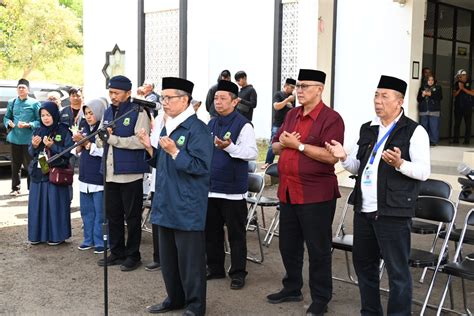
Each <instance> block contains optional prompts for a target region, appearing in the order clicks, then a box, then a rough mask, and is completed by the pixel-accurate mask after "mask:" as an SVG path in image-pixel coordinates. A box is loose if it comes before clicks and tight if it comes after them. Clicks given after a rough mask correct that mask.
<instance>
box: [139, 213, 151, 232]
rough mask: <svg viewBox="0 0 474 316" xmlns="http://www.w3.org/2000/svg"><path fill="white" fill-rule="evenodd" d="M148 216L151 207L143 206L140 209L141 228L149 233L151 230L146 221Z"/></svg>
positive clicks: (148, 219) (148, 218)
mask: <svg viewBox="0 0 474 316" xmlns="http://www.w3.org/2000/svg"><path fill="white" fill-rule="evenodd" d="M150 216H151V208H149V207H144V208H143V211H142V224H141V228H142V230H143V231H145V232H148V233H151V232H152V230H151V228H150V227H148V223H149V222H150Z"/></svg>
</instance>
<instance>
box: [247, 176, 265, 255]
mask: <svg viewBox="0 0 474 316" xmlns="http://www.w3.org/2000/svg"><path fill="white" fill-rule="evenodd" d="M248 176H249V178H248V192H249V193H251V194H254V197H253V198H254V199H255V202H254V203H253V204H250V208H249V212H248V215H247V225H246V229H247V231H248V230H249V227H250V226H251V225H255V230H256V231H257V238H258V246H259V248H260V258H257V257H252V256H247V260H250V261H252V262H255V263H262V262H263V259H264V257H263V247H262V240H261V236H260V225H259V223H258V216H257V206H258V203H259V202H260V200H261V198H262V192H263V187H264V185H265V181H264V179H263V177H262V176H261V175H258V174H256V173H249V175H248Z"/></svg>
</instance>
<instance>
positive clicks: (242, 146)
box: [209, 123, 258, 200]
mask: <svg viewBox="0 0 474 316" xmlns="http://www.w3.org/2000/svg"><path fill="white" fill-rule="evenodd" d="M224 151H226V152H227V153H228V154H229V155H230V156H231V157H232V158H237V159H242V160H245V161H250V160H256V159H257V155H258V149H257V142H256V141H255V131H254V129H253V127H252V124H250V123H247V124H245V125H244V127H242V129H241V130H240V134H239V136H238V137H237V141H236V142H235V144H234V143H230V145H229V146H227V147H226V148H224ZM246 196H247V193H244V194H225V193H217V192H209V197H210V198H220V199H227V200H242V199H245V197H246Z"/></svg>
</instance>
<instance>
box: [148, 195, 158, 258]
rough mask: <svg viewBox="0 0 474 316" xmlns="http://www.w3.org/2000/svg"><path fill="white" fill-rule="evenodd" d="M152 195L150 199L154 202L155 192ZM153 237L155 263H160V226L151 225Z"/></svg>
mask: <svg viewBox="0 0 474 316" xmlns="http://www.w3.org/2000/svg"><path fill="white" fill-rule="evenodd" d="M150 194H151V196H150V199H151V201H152V202H153V197H154V196H155V192H151V193H150ZM150 212H151V210H150ZM151 235H152V240H153V261H154V262H158V263H160V236H159V233H158V225H156V224H151Z"/></svg>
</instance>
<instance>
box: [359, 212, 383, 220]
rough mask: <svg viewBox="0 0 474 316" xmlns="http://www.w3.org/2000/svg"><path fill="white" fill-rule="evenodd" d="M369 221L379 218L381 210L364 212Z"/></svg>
mask: <svg viewBox="0 0 474 316" xmlns="http://www.w3.org/2000/svg"><path fill="white" fill-rule="evenodd" d="M362 214H364V216H365V218H367V219H368V220H369V221H376V220H377V219H378V218H379V211H375V212H370V213H362Z"/></svg>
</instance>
